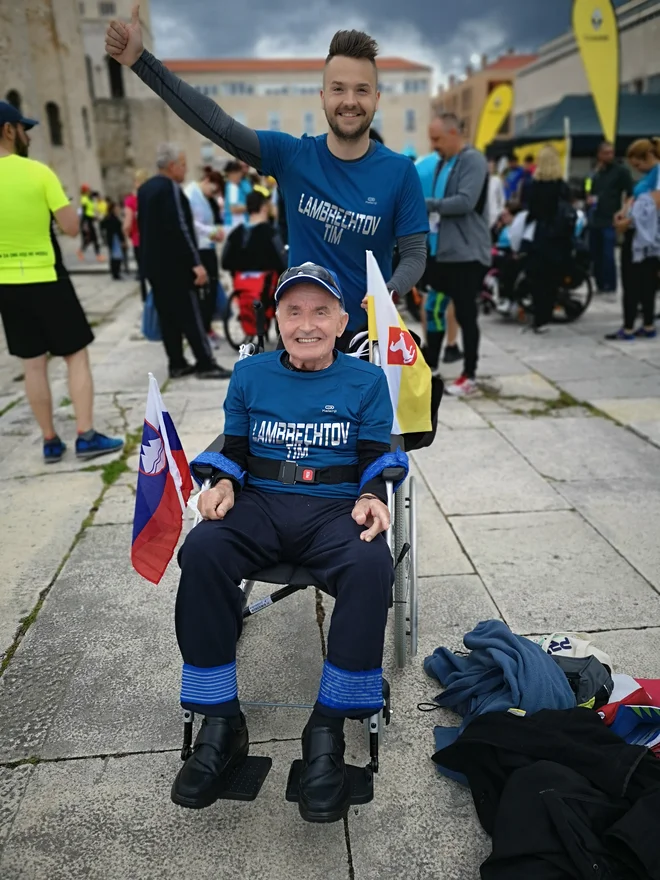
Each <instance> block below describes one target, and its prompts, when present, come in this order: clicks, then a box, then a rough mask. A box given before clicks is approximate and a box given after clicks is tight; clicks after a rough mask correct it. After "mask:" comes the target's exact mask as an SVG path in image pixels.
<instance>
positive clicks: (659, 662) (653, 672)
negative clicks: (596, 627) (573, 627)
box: [589, 627, 660, 678]
mask: <svg viewBox="0 0 660 880" xmlns="http://www.w3.org/2000/svg"><path fill="white" fill-rule="evenodd" d="M589 638H590V639H592V640H593V642H594V644H595V645H596V646H597V647H598V648H602V650H603V651H607V653H608V654H609V655H610V657H611V658H612V662H613V663H614V668H615V671H616V672H625V673H627V674H628V675H632V677H633V678H660V652H658V639H660V629H658V628H657V627H651V628H649V629H619V630H609V631H606V632H597V633H593V634H591V635H590V636H589Z"/></svg>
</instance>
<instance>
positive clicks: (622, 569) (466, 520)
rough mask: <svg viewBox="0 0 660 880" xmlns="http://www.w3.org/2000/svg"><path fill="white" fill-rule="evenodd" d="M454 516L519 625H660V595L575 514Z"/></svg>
mask: <svg viewBox="0 0 660 880" xmlns="http://www.w3.org/2000/svg"><path fill="white" fill-rule="evenodd" d="M451 522H452V525H453V527H454V529H455V530H456V533H457V534H458V537H459V538H460V540H461V543H462V544H463V546H464V547H465V550H466V552H467V553H468V555H469V556H470V559H471V560H472V562H473V563H474V565H475V567H476V569H477V571H478V572H479V574H480V575H481V577H482V579H483V581H484V584H485V585H486V587H487V588H488V590H489V592H490V593H491V595H492V596H493V598H494V599H495V601H496V602H497V604H498V607H499V608H500V609H501V611H502V614H503V616H504V619H505V620H506V622H507V623H508V624H509V626H510V627H511V628H512V629H513V630H514V631H518V632H525V633H547V632H552V631H558V630H571V631H577V630H581V631H582V630H594V629H614V628H615V629H623V628H634V627H637V626H657V625H658V624H660V596H659V595H658V594H657V593H656V592H655V591H654V589H653V588H652V587H651V586H650V585H649V584H648V582H647V581H646V580H645V579H644V578H643V577H642V576H641V575H639V574H638V573H637V572H636V571H635V569H634V568H632V567H631V566H630V565H629V564H628V562H626V561H625V559H623V558H622V557H621V556H620V555H619V553H618V552H617V551H616V550H615V549H613V548H612V547H611V546H610V544H609V543H608V542H607V541H606V540H605V539H604V538H602V537H601V536H600V535H599V534H598V533H597V532H596V531H595V530H594V529H593V528H592V527H591V526H590V525H589V524H588V523H586V522H585V521H584V520H583V519H582V517H581V516H580V515H579V514H578V513H573V512H570V511H550V512H545V513H525V514H504V515H501V516H471V517H455V518H453V519H452V521H451Z"/></svg>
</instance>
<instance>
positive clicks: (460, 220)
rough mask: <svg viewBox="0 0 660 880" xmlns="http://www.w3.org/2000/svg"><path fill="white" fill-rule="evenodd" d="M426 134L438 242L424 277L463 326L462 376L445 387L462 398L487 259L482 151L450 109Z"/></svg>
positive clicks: (467, 390)
mask: <svg viewBox="0 0 660 880" xmlns="http://www.w3.org/2000/svg"><path fill="white" fill-rule="evenodd" d="M429 137H430V140H431V143H432V144H433V147H434V149H435V150H436V151H437V152H438V153H439V154H440V158H441V160H442V161H441V162H440V164H439V165H438V169H437V171H436V176H435V180H434V185H433V197H432V198H429V199H427V200H426V207H427V210H428V213H429V225H430V228H431V233H437V236H438V243H437V249H436V252H435V256H434V257H432V258H431V259H430V260H429V264H428V266H427V270H426V276H425V277H426V280H427V281H428V283H429V285H430V286H431V287H432V288H433V290H438V291H441V292H442V293H444V294H446V295H447V296H448V297H450V298H451V299H452V300H453V302H454V307H455V310H456V318H457V320H458V323H459V324H460V326H461V330H462V331H463V348H464V350H465V363H464V368H463V375H462V376H461V377H460V379H458V380H457V381H456V382H455V383H454V384H453V385H450V386H449V388H447V392H448V393H449V394H453V395H455V396H457V397H463V396H465V395H467V394H473V393H474V392H475V391H476V388H477V386H476V384H475V381H474V380H475V375H476V371H477V361H478V359H479V325H478V322H477V297H478V295H479V288H480V286H481V282H482V281H483V278H484V275H485V273H486V271H487V270H488V267H489V266H490V260H491V238H490V231H489V228H488V166H487V164H486V159H485V157H484V155H483V154H482V153H480V152H479V151H478V150H475V149H474V148H473V147H470V146H468V145H467V144H466V143H465V140H464V138H463V133H462V123H461V122H460V120H459V119H458V118H457V117H456V116H455V115H454V114H453V113H443V114H442V115H440V116H438V117H436V118H435V119H433V120H432V122H431V125H430V128H429Z"/></svg>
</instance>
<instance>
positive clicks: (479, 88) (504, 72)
mask: <svg viewBox="0 0 660 880" xmlns="http://www.w3.org/2000/svg"><path fill="white" fill-rule="evenodd" d="M535 58H536V56H535V55H518V54H516V53H515V52H514V51H513V50H512V49H510V50H509V52H508V53H507V54H506V55H503V56H502V57H501V58H498V59H497V61H493V62H491V63H489V62H488V58H487V56H485V55H484V56H483V57H482V59H481V67H480V68H479V70H475V69H474V68H473V67H472V66H468V67H466V69H465V77H464V78H463V79H460V80H459V79H458V78H457V77H455V76H450V77H449V85H448V87H447V88H443V87H441V88H440V90H439V92H438V95H437V97H436V98H435V100H434V102H433V105H434V108H435V110H436V111H437V112H439V113H442V112H447V113H455V114H456V116H458V117H459V119H461V120H462V121H463V126H464V131H465V136H466V137H467V138H468V140H473V139H474V138H475V136H476V133H477V126H478V125H479V119H480V118H481V111H482V110H483V108H484V104H485V103H486V100H487V99H488V96H489V95H490V93H491V92H492V91H493V89H495V88H496V87H497V86H499V85H501V84H502V83H511V84H515V78H516V73H517V71H518V70H520V68H522V67H525V66H526V65H527V64H529V63H530V62H531V61H533V60H534V59H535ZM511 134H512V120H511V118H510V117H509V118H507V119H506V120H505V122H504V124H503V126H502V128H501V130H500V134H499V137H500V138H509V137H510V136H511Z"/></svg>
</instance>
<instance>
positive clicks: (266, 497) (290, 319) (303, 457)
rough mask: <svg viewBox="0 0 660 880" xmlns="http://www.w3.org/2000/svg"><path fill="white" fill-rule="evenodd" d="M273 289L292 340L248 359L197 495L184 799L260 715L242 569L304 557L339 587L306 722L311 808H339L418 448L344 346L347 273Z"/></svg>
mask: <svg viewBox="0 0 660 880" xmlns="http://www.w3.org/2000/svg"><path fill="white" fill-rule="evenodd" d="M275 301H276V305H277V318H278V322H279V328H280V333H281V337H282V342H283V345H284V350H279V351H272V352H268V353H265V354H259V355H257V356H255V357H248V358H245V359H243V360H240V361H239V362H238V364H237V365H236V368H235V369H234V372H233V375H232V378H231V382H230V384H229V389H228V392H227V397H226V400H225V404H224V409H225V439H224V446H223V449H222V452H221V453H217V452H207V453H204V454H203V455H202V456H201V457H200V458H201V459H202V460H203V461H205V462H206V463H207V464H212V465H213V468H214V471H213V477H212V479H211V481H210V488H208V489H206V490H205V491H203V492H202V493H201V494H200V495H199V499H198V510H199V513H200V514H201V516H202V518H203V519H202V521H201V522H200V523H199V524H198V525H197V526H196V527H195V528H194V529H192V530H191V531H190V533H189V534H188V536H187V538H186V540H185V543H184V545H183V547H182V548H181V551H180V555H179V563H180V566H181V580H180V585H179V590H178V595H177V600H176V632H177V638H178V642H179V647H180V649H181V653H182V657H183V675H182V686H181V704H182V706H183V708H184V710H188V711H189V712H193V713H200V714H201V715H203V720H202V725H201V728H200V730H199V733H198V736H197V738H196V740H195V744H194V746H193V749H192V752H191V754H190V756H189V757H188V758H187V760H186V762H185V764H184V765H183V767H182V768H181V770H180V771H179V773H178V775H177V777H176V779H175V781H174V784H173V787H172V800H173V801H174V802H175V803H176V804H179V805H181V806H184V807H190V808H202V807H207V806H209V805H210V804H212V803H214V802H215V801H216V800H217V799H218V798H221V797H223V791H224V789H225V788H226V785H227V778H228V774H230V773H231V772H232V770H234V769H235V768H237V767H239V766H240V765H241V764H242V763H243V762H245V760H246V757H247V754H248V730H247V725H246V720H245V717H244V715H243V713H242V712H241V705H240V702H239V695H238V689H237V678H236V643H237V640H238V638H239V636H240V634H241V629H242V624H243V592H242V590H241V588H240V584H241V581H242V580H243V579H246V578H249V577H250V576H251V575H254V574H255V573H257V572H258V571H260V570H261V569H264V568H266V567H268V566H272V565H274V564H276V563H278V562H282V561H287V562H295V563H297V564H299V565H302V566H304V567H305V568H306V569H307V571H309V572H311V574H312V575H313V576H314V578H315V580H316V581H317V582H318V583H320V584H322V585H323V588H324V589H325V590H326V591H327V592H328V593H330V594H331V595H332V596H334V597H335V600H336V601H335V606H334V611H333V614H332V621H331V626H330V633H329V638H328V645H327V659H326V660H325V662H324V666H323V673H322V676H321V681H320V686H319V691H318V698H317V700H316V703H315V706H314V709H313V711H312V713H311V716H310V718H309V720H308V721H307V724H306V726H305V728H304V730H303V732H302V770H301V773H300V777H299V782H298V790H297V797H296V800H297V801H298V804H299V810H300V814H301V816H302V817H303V819H305V820H307V821H311V822H333V821H337V820H339V819H341V818H342V817H344V816H345V815H346V813H347V811H348V808H349V804H350V803H351V785H350V778H349V774H348V773H347V769H346V765H345V762H344V749H345V741H344V721H345V719H346V718H353V719H365V718H369V717H372V716H374V714H375V713H378V712H379V711H381V710H382V708H383V677H382V658H383V642H384V636H385V626H386V621H387V615H388V608H389V606H390V600H391V595H392V584H393V581H394V567H393V560H392V555H391V552H390V549H389V547H388V544H387V542H386V540H385V536H384V535H383V534H382V533H383V532H385V531H386V530H387V529H388V528H389V524H390V512H389V509H388V506H387V499H388V494H387V487H386V482H385V477H384V475H383V473H384V471H386V470H387V469H388V468H391V467H392V466H398V467H399V468H403V469H404V470H405V472H407V458H406V456H405V454H404V453H403V452H402V451H401V450H400V449H397V450H396V452H392V451H391V445H390V432H391V427H392V405H391V402H390V396H389V391H388V385H387V381H386V378H385V375H384V373H383V371H382V370H381V369H379V368H378V367H377V366H375V365H373V364H371V363H369V362H365V361H363V360H360V359H358V358H353V357H350V356H348V355H345V354H342V353H341V352H338V351H337V350H336V348H335V340H336V338H337V337H340V336H341V335H342V333H343V332H344V330H345V329H346V324H347V321H348V316H347V314H346V312H345V310H344V300H343V295H342V291H341V289H340V286H339V282H338V281H337V278H336V276H335V275H334V273H332V272H330V271H328V270H327V269H325V268H323V267H321V266H317V265H314V264H312V263H306V264H303V265H302V266H298V267H294V268H290V269H288V270H287V271H286V272H285V273H284V274H283V275H282V276H281V278H280V280H279V283H278V286H277V290H276V293H275ZM197 460H198V461H199V458H198V459H197ZM399 472H401V471H399ZM353 802H355V801H353Z"/></svg>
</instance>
